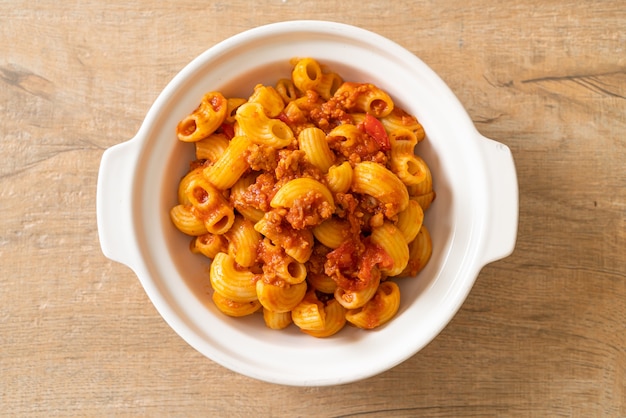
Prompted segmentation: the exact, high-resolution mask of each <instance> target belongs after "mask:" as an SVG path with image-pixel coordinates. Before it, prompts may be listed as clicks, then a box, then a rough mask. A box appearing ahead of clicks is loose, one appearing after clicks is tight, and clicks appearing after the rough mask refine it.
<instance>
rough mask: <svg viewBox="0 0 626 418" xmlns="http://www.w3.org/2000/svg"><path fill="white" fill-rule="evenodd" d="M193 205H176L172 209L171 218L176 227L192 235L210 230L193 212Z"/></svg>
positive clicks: (202, 233)
mask: <svg viewBox="0 0 626 418" xmlns="http://www.w3.org/2000/svg"><path fill="white" fill-rule="evenodd" d="M192 209H193V206H191V205H176V206H174V207H173V208H172V209H171V210H170V218H171V220H172V222H173V223H174V225H175V226H176V228H178V230H179V231H181V232H182V233H184V234H187V235H191V236H198V235H204V234H206V233H207V232H208V231H207V229H206V226H205V223H204V221H203V220H201V219H199V218H198V217H197V216H195V215H194V214H193V211H192Z"/></svg>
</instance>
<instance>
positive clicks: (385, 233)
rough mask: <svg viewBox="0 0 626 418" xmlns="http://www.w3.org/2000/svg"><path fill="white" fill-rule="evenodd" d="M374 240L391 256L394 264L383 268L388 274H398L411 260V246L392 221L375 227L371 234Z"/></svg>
mask: <svg viewBox="0 0 626 418" xmlns="http://www.w3.org/2000/svg"><path fill="white" fill-rule="evenodd" d="M371 239H372V242H373V243H374V244H376V245H379V246H380V247H382V249H383V250H384V251H385V252H386V253H387V254H389V255H390V256H391V258H392V260H393V266H392V267H390V268H381V271H382V272H383V273H386V274H387V275H388V276H396V275H398V274H400V273H401V272H402V270H404V268H405V267H406V265H407V263H408V262H409V246H408V244H407V242H406V238H405V236H404V234H403V233H402V231H401V230H400V229H398V227H397V226H395V225H394V224H392V223H390V222H384V223H383V225H382V226H380V227H377V228H374V229H373V230H372V235H371Z"/></svg>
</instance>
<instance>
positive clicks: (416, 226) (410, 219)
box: [396, 200, 424, 243]
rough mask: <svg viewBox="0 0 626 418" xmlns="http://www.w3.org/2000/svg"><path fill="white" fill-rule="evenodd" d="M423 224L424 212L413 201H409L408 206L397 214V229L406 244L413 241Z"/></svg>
mask: <svg viewBox="0 0 626 418" xmlns="http://www.w3.org/2000/svg"><path fill="white" fill-rule="evenodd" d="M423 222H424V210H423V209H422V207H421V206H420V204H419V203H418V202H417V201H415V200H409V205H408V206H407V208H406V209H405V210H403V211H402V212H400V213H399V214H398V223H397V225H396V226H397V227H398V229H399V230H400V231H401V232H402V235H404V239H405V240H406V242H407V243H409V242H411V241H413V240H414V239H415V237H416V236H417V233H418V232H419V231H420V228H421V227H422V223H423Z"/></svg>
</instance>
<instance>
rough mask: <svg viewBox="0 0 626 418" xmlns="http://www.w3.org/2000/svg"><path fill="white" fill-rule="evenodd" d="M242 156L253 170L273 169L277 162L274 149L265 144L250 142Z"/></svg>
mask: <svg viewBox="0 0 626 418" xmlns="http://www.w3.org/2000/svg"><path fill="white" fill-rule="evenodd" d="M243 158H244V159H245V160H246V162H247V163H248V165H249V166H250V168H251V169H252V170H254V171H274V170H275V169H276V166H277V164H278V161H277V155H276V149H275V148H273V147H270V146H267V145H257V144H251V145H250V146H249V147H248V149H247V150H246V152H245V153H244V157H243Z"/></svg>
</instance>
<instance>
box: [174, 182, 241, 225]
mask: <svg viewBox="0 0 626 418" xmlns="http://www.w3.org/2000/svg"><path fill="white" fill-rule="evenodd" d="M185 194H186V195H187V199H189V201H190V203H191V205H192V206H193V214H194V215H195V216H196V217H198V218H199V219H201V220H202V221H203V222H204V226H205V228H206V231H208V232H210V233H212V234H223V233H225V232H226V231H228V230H229V229H230V227H231V226H232V224H233V222H234V221H235V213H234V211H233V208H232V207H231V206H230V205H229V203H228V201H227V200H226V199H225V198H224V196H223V195H222V193H221V192H220V191H219V190H217V189H216V188H215V187H214V186H213V185H212V184H211V183H209V182H208V181H207V180H206V179H205V178H204V177H200V176H196V177H194V178H192V179H191V180H190V181H189V183H188V185H187V189H186V190H185ZM200 235H201V234H200Z"/></svg>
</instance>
